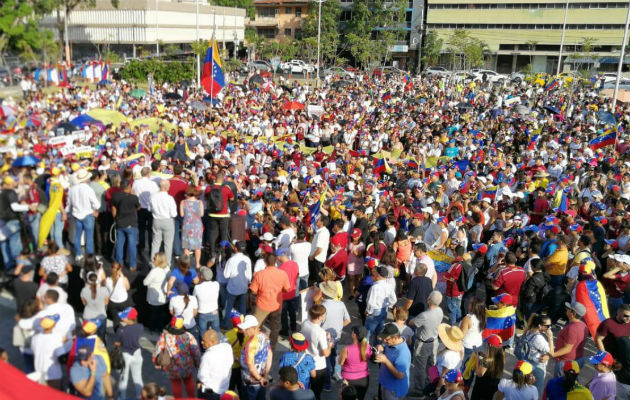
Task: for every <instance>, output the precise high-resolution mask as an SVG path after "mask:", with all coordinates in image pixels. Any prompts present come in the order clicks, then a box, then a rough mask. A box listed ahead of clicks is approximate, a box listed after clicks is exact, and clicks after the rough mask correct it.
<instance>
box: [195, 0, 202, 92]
mask: <svg viewBox="0 0 630 400" xmlns="http://www.w3.org/2000/svg"><path fill="white" fill-rule="evenodd" d="M195 4H196V6H197V10H196V13H195V23H196V28H195V43H196V44H197V45H199V0H195ZM200 87H201V56H200V55H199V52H197V88H200Z"/></svg>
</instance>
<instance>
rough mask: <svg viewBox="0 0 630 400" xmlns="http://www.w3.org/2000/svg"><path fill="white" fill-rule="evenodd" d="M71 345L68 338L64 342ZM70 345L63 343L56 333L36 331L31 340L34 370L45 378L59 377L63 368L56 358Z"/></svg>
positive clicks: (68, 348)
mask: <svg viewBox="0 0 630 400" xmlns="http://www.w3.org/2000/svg"><path fill="white" fill-rule="evenodd" d="M68 342H69V343H70V346H71V345H72V341H71V340H69V341H67V342H66V343H68ZM70 346H67V345H64V342H63V341H62V336H61V335H60V334H58V333H55V332H51V333H38V334H36V335H35V336H33V338H32V340H31V349H32V350H33V357H34V365H35V371H37V372H39V373H40V374H42V376H43V377H44V379H46V380H49V381H50V380H54V379H61V377H62V376H63V370H62V369H61V364H59V361H58V360H57V358H58V357H59V356H61V355H62V354H65V353H67V352H68V351H69V350H70Z"/></svg>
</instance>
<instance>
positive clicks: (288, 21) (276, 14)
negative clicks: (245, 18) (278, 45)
mask: <svg viewBox="0 0 630 400" xmlns="http://www.w3.org/2000/svg"><path fill="white" fill-rule="evenodd" d="M254 6H255V7H256V16H255V17H254V19H252V20H249V22H248V23H247V24H248V25H249V26H253V27H254V28H255V29H256V32H257V33H258V34H259V35H261V36H264V37H266V38H268V39H276V40H279V41H290V40H292V39H296V38H300V37H301V35H302V22H303V21H304V18H305V17H306V13H307V11H308V1H306V0H255V1H254Z"/></svg>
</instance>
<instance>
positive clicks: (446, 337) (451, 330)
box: [438, 324, 464, 351]
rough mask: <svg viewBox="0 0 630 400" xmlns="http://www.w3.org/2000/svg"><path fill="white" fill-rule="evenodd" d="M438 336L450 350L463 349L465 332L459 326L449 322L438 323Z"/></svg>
mask: <svg viewBox="0 0 630 400" xmlns="http://www.w3.org/2000/svg"><path fill="white" fill-rule="evenodd" d="M438 337H439V338H440V340H441V341H442V343H444V346H446V347H447V348H448V349H449V350H453V351H461V350H462V349H463V348H464V346H463V343H462V340H463V339H464V333H463V332H462V330H461V329H459V327H457V326H451V325H449V324H440V325H438Z"/></svg>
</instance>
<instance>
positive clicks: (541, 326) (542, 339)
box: [519, 314, 554, 396]
mask: <svg viewBox="0 0 630 400" xmlns="http://www.w3.org/2000/svg"><path fill="white" fill-rule="evenodd" d="M519 340H525V341H526V342H527V344H528V346H527V348H528V349H529V351H528V352H527V354H523V356H524V357H525V359H526V360H527V361H528V362H529V363H530V364H532V366H533V367H534V371H533V375H534V378H536V389H538V395H539V396H542V393H543V389H544V388H545V373H546V371H547V361H548V360H549V356H548V354H549V353H553V351H554V347H553V332H552V331H551V318H549V316H547V315H540V314H532V315H531V317H530V318H529V323H528V324H527V327H526V328H525V332H523V336H521V338H520V339H519Z"/></svg>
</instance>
